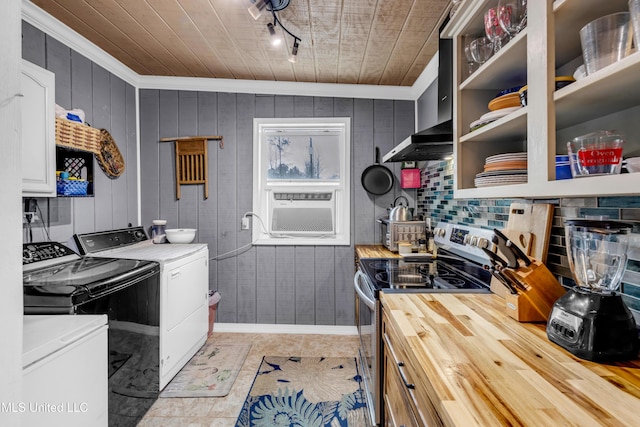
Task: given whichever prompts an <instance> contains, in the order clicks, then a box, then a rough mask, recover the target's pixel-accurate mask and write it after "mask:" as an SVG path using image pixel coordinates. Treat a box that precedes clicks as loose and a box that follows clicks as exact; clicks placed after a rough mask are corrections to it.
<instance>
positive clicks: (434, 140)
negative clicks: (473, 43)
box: [382, 20, 453, 162]
mask: <svg viewBox="0 0 640 427" xmlns="http://www.w3.org/2000/svg"><path fill="white" fill-rule="evenodd" d="M447 22H448V20H447V21H445V23H444V24H443V25H442V26H441V27H440V29H441V30H442V28H443V27H444V26H445V25H446V23H447ZM452 97H453V40H451V39H443V38H440V40H439V44H438V100H437V101H438V105H437V108H438V120H439V123H438V124H436V125H435V126H432V127H430V128H428V129H424V130H421V131H419V132H416V133H415V134H413V135H411V136H410V137H408V138H407V139H405V140H404V141H402V142H401V143H400V144H398V145H396V146H395V147H394V148H393V149H392V150H391V151H389V152H388V153H387V154H385V155H384V156H383V157H382V161H383V162H404V161H412V160H415V161H420V160H441V159H444V158H445V157H447V156H450V155H451V154H452V153H453V120H452V117H453V102H452Z"/></svg>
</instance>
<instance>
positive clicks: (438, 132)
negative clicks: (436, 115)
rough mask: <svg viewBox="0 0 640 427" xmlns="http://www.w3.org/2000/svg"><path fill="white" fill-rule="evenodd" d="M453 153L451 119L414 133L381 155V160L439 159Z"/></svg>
mask: <svg viewBox="0 0 640 427" xmlns="http://www.w3.org/2000/svg"><path fill="white" fill-rule="evenodd" d="M452 153H453V121H452V120H451V119H449V120H446V121H444V122H442V123H439V124H437V125H435V126H433V127H430V128H429V129H425V130H423V131H420V132H418V133H414V134H413V135H411V136H410V137H408V138H407V139H405V140H404V141H402V142H401V143H400V144H398V145H396V146H395V147H393V149H392V150H391V151H389V152H388V153H387V154H385V155H384V156H383V157H382V161H383V162H405V161H411V160H416V161H421V160H440V159H443V158H445V157H447V156H450V155H451V154H452Z"/></svg>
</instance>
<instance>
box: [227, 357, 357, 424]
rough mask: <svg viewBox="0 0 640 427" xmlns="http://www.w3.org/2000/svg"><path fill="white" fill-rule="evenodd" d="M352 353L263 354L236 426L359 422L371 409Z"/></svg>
mask: <svg viewBox="0 0 640 427" xmlns="http://www.w3.org/2000/svg"><path fill="white" fill-rule="evenodd" d="M361 381H362V378H361V376H360V374H359V373H358V368H357V365H356V359H355V358H353V357H278V356H265V357H263V358H262V363H261V364H260V368H258V373H257V374H256V377H255V379H254V380H253V385H252V386H251V390H249V394H248V395H247V398H246V400H245V402H244V405H243V406H242V410H241V411H240V416H239V417H238V421H237V422H236V427H280V426H282V427H284V426H286V427H338V426H339V427H360V426H364V425H366V421H367V408H366V403H365V399H364V393H363V391H362V387H361Z"/></svg>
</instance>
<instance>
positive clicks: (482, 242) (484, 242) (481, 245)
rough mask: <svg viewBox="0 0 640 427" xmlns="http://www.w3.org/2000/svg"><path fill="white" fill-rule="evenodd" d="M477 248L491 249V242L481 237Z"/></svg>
mask: <svg viewBox="0 0 640 427" xmlns="http://www.w3.org/2000/svg"><path fill="white" fill-rule="evenodd" d="M476 246H477V247H479V248H487V247H489V241H488V240H487V239H485V238H484V237H480V238H478V242H477V243H476Z"/></svg>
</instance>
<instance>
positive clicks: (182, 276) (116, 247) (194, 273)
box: [73, 227, 209, 390]
mask: <svg viewBox="0 0 640 427" xmlns="http://www.w3.org/2000/svg"><path fill="white" fill-rule="evenodd" d="M73 239H74V242H75V245H76V247H77V250H78V251H79V252H80V253H81V254H82V255H91V256H97V257H109V258H124V259H138V260H149V261H156V262H158V263H159V264H160V390H162V389H164V387H165V386H166V385H167V384H168V383H169V382H170V381H171V379H172V378H173V377H174V376H175V375H176V374H177V373H178V372H179V371H180V369H182V368H183V367H184V365H185V364H186V363H187V362H188V361H189V359H191V357H192V356H193V355H194V354H195V353H196V351H198V350H199V349H200V347H202V346H203V345H204V343H205V341H206V339H207V333H208V313H209V311H208V292H209V249H208V246H207V245H206V244H202V243H194V244H172V243H163V244H154V243H153V242H152V241H151V240H149V239H148V238H147V236H146V234H145V232H144V229H143V228H142V227H132V228H126V229H120V230H112V231H106V232H99V233H88V234H80V235H78V234H77V235H74V237H73Z"/></svg>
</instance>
